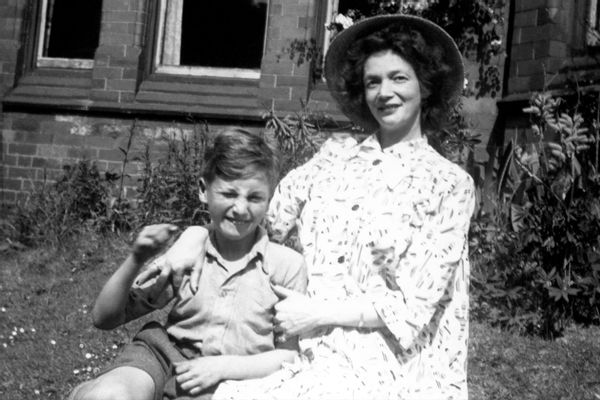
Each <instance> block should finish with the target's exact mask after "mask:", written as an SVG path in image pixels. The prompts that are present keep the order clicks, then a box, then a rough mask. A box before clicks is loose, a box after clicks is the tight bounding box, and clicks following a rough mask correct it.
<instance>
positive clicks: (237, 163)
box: [202, 127, 279, 189]
mask: <svg viewBox="0 0 600 400" xmlns="http://www.w3.org/2000/svg"><path fill="white" fill-rule="evenodd" d="M204 163H205V164H204V172H203V174H202V177H203V178H204V180H205V181H206V182H207V183H211V182H212V181H213V180H214V179H215V178H216V177H219V178H222V179H224V180H234V179H244V178H248V177H251V176H253V175H255V174H256V173H260V172H264V173H265V174H266V175H267V178H268V179H269V182H270V183H271V189H274V188H275V184H276V182H277V179H278V178H279V154H278V152H277V151H276V150H275V148H274V147H273V146H271V145H270V144H269V143H268V141H267V139H266V138H265V137H264V136H262V135H259V134H254V133H250V132H248V131H246V130H244V129H241V128H236V127H234V128H227V129H224V130H222V131H220V132H218V133H217V134H216V135H215V137H214V138H213V140H212V143H211V144H210V145H209V146H208V147H207V148H206V150H205V152H204Z"/></svg>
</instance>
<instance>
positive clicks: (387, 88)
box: [378, 79, 393, 98]
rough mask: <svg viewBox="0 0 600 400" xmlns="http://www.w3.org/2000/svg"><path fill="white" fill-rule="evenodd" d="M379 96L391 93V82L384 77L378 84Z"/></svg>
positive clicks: (388, 95) (387, 95)
mask: <svg viewBox="0 0 600 400" xmlns="http://www.w3.org/2000/svg"><path fill="white" fill-rule="evenodd" d="M378 94H379V97H384V98H387V97H390V96H392V94H393V89H392V84H391V82H390V81H389V80H387V79H384V80H382V81H381V84H380V85H379V93H378Z"/></svg>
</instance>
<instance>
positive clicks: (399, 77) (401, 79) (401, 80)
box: [394, 75, 407, 82]
mask: <svg viewBox="0 0 600 400" xmlns="http://www.w3.org/2000/svg"><path fill="white" fill-rule="evenodd" d="M405 80H407V78H406V76H404V75H397V76H395V77H394V82H404V81H405Z"/></svg>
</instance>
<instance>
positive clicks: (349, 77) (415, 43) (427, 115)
mask: <svg viewBox="0 0 600 400" xmlns="http://www.w3.org/2000/svg"><path fill="white" fill-rule="evenodd" d="M386 50H390V51H392V52H393V53H395V54H397V55H399V56H400V57H402V58H403V59H405V60H406V61H407V62H408V63H409V64H410V65H411V66H412V68H413V69H414V70H415V73H416V74H417V78H418V79H419V85H420V87H421V91H422V92H423V93H424V94H426V96H424V98H423V100H422V101H423V104H422V106H421V126H422V128H423V131H424V132H425V133H432V131H437V130H439V129H440V128H442V126H443V124H444V123H445V122H446V119H447V117H448V115H449V112H450V110H451V108H452V107H453V105H454V101H453V100H454V99H453V95H454V94H453V93H447V92H446V91H444V90H439V88H441V87H444V85H443V82H444V81H445V80H446V79H450V72H451V67H450V65H449V64H448V63H446V62H445V61H444V49H442V48H441V47H440V46H439V45H436V44H430V43H427V41H426V40H425V38H424V37H423V35H422V34H421V33H420V32H419V31H418V30H416V29H413V28H409V27H404V26H401V25H391V26H389V27H387V28H384V29H382V30H380V31H377V32H374V33H372V34H370V35H368V36H365V37H363V38H361V39H360V40H357V41H356V43H354V44H353V45H352V46H351V47H350V48H349V49H348V53H347V58H346V63H345V65H344V68H343V69H342V71H341V74H340V75H341V78H342V82H343V86H344V87H345V93H346V96H348V100H349V101H348V108H349V109H352V110H362V113H363V114H364V115H362V116H361V117H363V118H364V119H365V120H370V121H372V122H373V124H372V125H373V127H376V126H377V122H376V121H375V119H374V118H373V115H372V114H371V112H370V111H369V108H368V106H367V104H366V101H365V89H364V83H363V74H364V66H365V62H366V61H367V59H368V58H369V57H370V56H371V55H373V54H375V53H379V52H381V51H386ZM354 112H356V111H354Z"/></svg>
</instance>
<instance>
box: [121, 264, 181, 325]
mask: <svg viewBox="0 0 600 400" xmlns="http://www.w3.org/2000/svg"><path fill="white" fill-rule="evenodd" d="M164 262H165V256H161V257H158V258H157V259H156V260H154V261H153V262H152V263H151V264H150V265H149V266H148V267H147V269H146V270H144V271H142V272H141V273H140V274H139V275H138V276H137V277H136V279H135V280H134V282H133V285H132V286H131V289H129V298H128V300H127V305H126V307H125V320H126V321H132V320H134V319H136V318H139V317H142V316H144V315H146V314H149V313H151V312H152V311H154V310H158V309H161V308H163V307H165V306H166V305H167V304H169V302H170V301H171V300H173V298H174V297H175V290H174V289H173V285H172V284H168V285H167V286H166V288H165V289H164V290H162V291H161V292H160V293H158V295H157V289H156V278H157V276H158V275H157V274H148V271H149V270H151V269H152V268H153V267H155V266H158V265H162V264H163V263H164Z"/></svg>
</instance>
